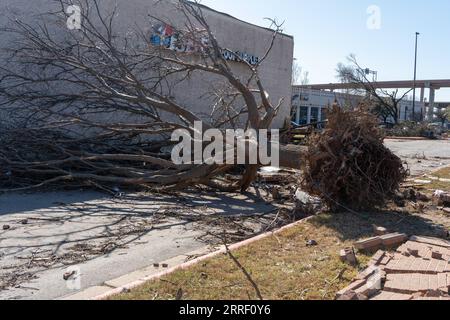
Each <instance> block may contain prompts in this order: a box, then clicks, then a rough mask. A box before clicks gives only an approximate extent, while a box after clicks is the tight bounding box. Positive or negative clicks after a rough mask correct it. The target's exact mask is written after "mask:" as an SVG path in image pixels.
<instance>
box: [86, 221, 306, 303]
mask: <svg viewBox="0 0 450 320" xmlns="http://www.w3.org/2000/svg"><path fill="white" fill-rule="evenodd" d="M312 218H314V216H311V217H308V218H305V219H302V220H299V221H297V222H294V223H292V224H289V225H287V226H284V227H282V228H280V229H278V230H276V231H272V232H266V233H263V234H261V235H259V236H256V237H253V238H250V239H247V240H245V241H242V242H239V243H236V244H233V245H230V246H229V249H230V250H232V251H233V250H236V249H239V248H241V247H244V246H247V245H249V244H251V243H254V242H256V241H259V240H262V239H266V238H268V237H270V236H273V235H276V234H279V233H281V232H283V231H286V230H288V229H291V228H294V227H296V226H298V225H301V224H303V223H305V222H307V221H309V220H310V219H312ZM225 253H226V249H225V247H224V246H223V247H222V248H221V249H219V250H217V251H215V252H212V253H209V254H206V255H204V256H201V257H199V258H196V259H194V260H191V261H188V262H185V263H182V264H180V265H178V266H175V267H172V268H170V269H167V270H165V271H163V272H159V273H157V274H154V275H151V276H148V277H144V278H142V279H139V280H137V281H133V282H130V283H128V284H126V285H123V286H121V287H118V288H115V289H111V290H109V291H107V292H105V293H102V294H99V295H96V296H94V297H91V298H86V299H87V300H104V299H107V298H109V297H111V296H114V295H117V294H121V293H123V292H126V291H129V290H131V289H134V288H136V287H139V286H141V285H143V284H145V283H146V282H149V281H152V280H156V279H159V278H161V277H163V276H166V275H168V274H171V273H173V272H175V271H178V270H183V269H187V268H189V267H191V266H194V265H196V264H198V263H200V262H202V261H205V260H207V259H211V258H214V257H217V256H219V255H221V254H225ZM92 291H93V290H92V288H88V289H86V290H84V291H83V292H92ZM83 292H81V293H79V294H77V295H80V294H82V293H83Z"/></svg>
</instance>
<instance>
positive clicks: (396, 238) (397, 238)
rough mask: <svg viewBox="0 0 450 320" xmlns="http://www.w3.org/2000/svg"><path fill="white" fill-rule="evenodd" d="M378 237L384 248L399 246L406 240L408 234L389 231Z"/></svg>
mask: <svg viewBox="0 0 450 320" xmlns="http://www.w3.org/2000/svg"><path fill="white" fill-rule="evenodd" d="M380 238H381V242H382V244H383V246H384V247H385V248H392V247H396V246H399V245H401V244H402V243H404V242H405V241H407V240H408V236H407V235H406V234H404V233H390V234H386V235H384V236H381V237H380Z"/></svg>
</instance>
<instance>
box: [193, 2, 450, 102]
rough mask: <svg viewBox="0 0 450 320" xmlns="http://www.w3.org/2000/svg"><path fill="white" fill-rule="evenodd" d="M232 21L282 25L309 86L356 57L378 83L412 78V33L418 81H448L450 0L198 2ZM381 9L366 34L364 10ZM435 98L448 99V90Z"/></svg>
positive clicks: (333, 76)
mask: <svg viewBox="0 0 450 320" xmlns="http://www.w3.org/2000/svg"><path fill="white" fill-rule="evenodd" d="M202 3H203V4H205V5H208V6H210V7H212V8H214V9H217V10H219V11H223V12H227V13H229V14H231V15H233V16H235V17H237V18H240V19H243V20H246V21H249V22H252V23H255V24H258V25H262V26H267V22H266V21H265V20H264V18H265V17H271V18H277V19H278V21H285V25H284V30H285V32H286V33H288V34H291V35H293V36H294V37H295V57H296V58H297V59H298V61H299V62H300V64H301V65H302V67H303V68H304V69H306V70H308V71H309V73H310V83H329V82H335V81H336V72H335V69H336V65H337V64H338V63H339V62H345V61H346V57H347V56H348V55H349V54H350V53H354V54H356V56H357V58H358V61H359V62H360V64H361V65H362V66H364V67H368V68H371V69H372V70H377V71H378V73H379V76H378V78H379V80H404V79H412V78H413V66H414V39H415V32H416V31H418V32H420V33H421V36H420V38H419V51H418V54H419V57H418V71H417V72H418V78H419V79H443V78H445V79H449V78H450V18H449V14H450V1H448V0H427V1H417V0H413V1H411V0H379V1H376V0H308V1H307V0H265V1H261V0H203V1H202ZM372 5H376V6H378V7H379V9H380V17H381V19H380V29H375V30H373V29H372V30H371V29H369V28H368V27H367V21H368V19H370V18H371V16H370V15H369V14H368V13H367V9H368V8H369V7H370V6H372ZM436 97H437V100H438V101H439V100H441V101H442V100H445V101H450V89H445V90H439V91H437V93H436Z"/></svg>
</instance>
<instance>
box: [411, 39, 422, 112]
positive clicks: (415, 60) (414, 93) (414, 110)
mask: <svg viewBox="0 0 450 320" xmlns="http://www.w3.org/2000/svg"><path fill="white" fill-rule="evenodd" d="M419 35H420V33H419V32H416V51H415V58H414V88H413V110H412V116H413V118H412V120H413V121H415V119H416V117H415V115H416V81H417V40H418V37H419ZM420 113H421V118H422V119H423V110H422V111H421V112H420Z"/></svg>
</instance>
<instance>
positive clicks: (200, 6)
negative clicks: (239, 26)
mask: <svg viewBox="0 0 450 320" xmlns="http://www.w3.org/2000/svg"><path fill="white" fill-rule="evenodd" d="M186 2H188V3H191V4H193V5H196V6H198V7H199V8H201V9H206V10H209V11H211V12H214V13H217V14H220V15H222V16H225V17H228V18H231V19H234V20H237V21H239V22H242V23H245V24H247V25H250V26H252V27H256V28H259V29H263V30H266V31H271V32H274V31H275V30H273V29H270V28H267V27H261V26H259V25H257V24H254V23H250V22H248V21H245V20H241V19H239V18H236V17H234V16H232V15H231V14H228V13H225V12H222V11H218V10H216V9H213V8H211V7H208V6H207V5H204V4H201V3H197V2H194V1H190V0H186ZM279 34H280V35H282V36H285V37H288V38H291V39H294V36H292V35H290V34H287V33H282V32H280V33H279Z"/></svg>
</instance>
